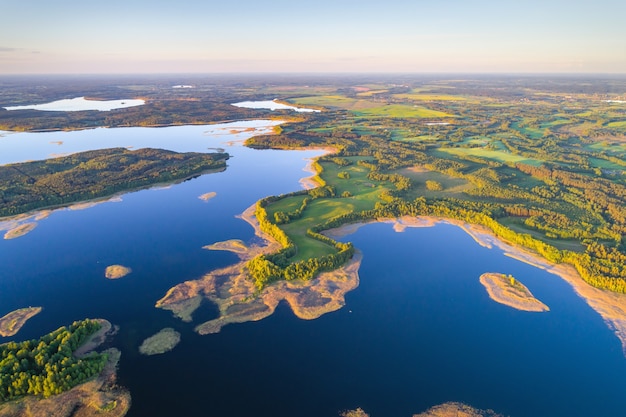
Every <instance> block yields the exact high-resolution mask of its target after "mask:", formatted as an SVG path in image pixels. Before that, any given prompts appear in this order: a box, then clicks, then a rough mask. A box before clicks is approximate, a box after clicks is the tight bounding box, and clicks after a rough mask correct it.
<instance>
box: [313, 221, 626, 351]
mask: <svg viewBox="0 0 626 417" xmlns="http://www.w3.org/2000/svg"><path fill="white" fill-rule="evenodd" d="M370 223H390V224H392V225H393V228H394V230H395V231H396V232H402V231H404V230H405V229H406V228H407V227H432V226H435V225H437V224H440V223H446V224H451V225H453V226H457V227H460V228H461V229H463V230H464V231H465V232H466V233H467V234H468V235H470V237H472V238H473V239H474V241H475V242H476V243H478V244H479V245H481V246H483V247H485V248H488V249H492V248H493V247H497V248H499V249H501V250H502V251H503V252H504V255H505V256H509V257H511V258H513V259H517V260H518V261H520V262H524V263H526V264H529V265H532V266H534V267H536V268H539V269H543V270H544V271H546V272H548V273H550V274H553V275H556V276H557V277H559V278H560V279H562V280H564V281H565V282H567V283H568V284H569V285H570V286H571V287H572V289H573V290H574V292H575V293H576V295H578V296H579V297H581V298H582V299H583V300H584V301H585V302H586V303H587V305H589V307H591V308H592V309H593V310H594V311H595V312H596V313H598V314H599V315H600V316H601V317H602V319H603V320H604V322H605V323H606V325H607V327H608V328H609V329H610V330H611V331H612V332H614V333H615V335H616V336H617V338H618V339H619V340H620V342H621V344H622V350H623V352H624V355H625V356H626V294H618V293H613V292H610V291H606V290H601V289H598V288H595V287H592V286H591V285H590V284H588V283H586V282H585V281H584V280H583V279H582V277H581V276H580V275H579V274H578V271H576V269H575V268H574V267H573V266H571V265H568V264H555V263H552V262H550V261H548V260H546V259H544V258H543V257H541V255H539V254H537V253H533V252H531V251H529V250H528V249H526V248H524V247H522V246H519V245H514V244H512V243H509V242H506V241H504V240H502V239H500V238H498V237H497V236H496V235H495V234H494V233H493V232H492V231H491V230H490V229H488V228H487V227H485V226H479V225H474V224H469V223H466V222H464V221H461V220H456V219H447V218H445V217H436V216H417V217H410V216H403V217H399V218H397V219H390V218H381V219H377V220H371V221H367V222H356V223H350V224H346V225H344V226H340V227H337V228H333V229H329V230H326V231H324V232H323V233H324V234H325V235H327V236H329V237H341V236H347V235H349V234H352V233H354V232H356V231H357V230H358V229H359V228H360V227H363V226H366V225H367V224H370Z"/></svg>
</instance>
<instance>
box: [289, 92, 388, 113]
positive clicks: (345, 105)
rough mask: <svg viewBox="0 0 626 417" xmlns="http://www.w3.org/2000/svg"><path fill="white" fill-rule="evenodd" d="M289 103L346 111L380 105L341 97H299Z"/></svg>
mask: <svg viewBox="0 0 626 417" xmlns="http://www.w3.org/2000/svg"><path fill="white" fill-rule="evenodd" d="M287 101H288V102H290V103H293V104H299V105H302V106H313V107H328V108H339V109H344V110H359V109H367V108H371V107H374V106H377V105H378V103H376V102H374V101H369V100H357V99H354V98H349V97H344V96H339V95H326V96H308V97H298V98H291V99H289V100H287Z"/></svg>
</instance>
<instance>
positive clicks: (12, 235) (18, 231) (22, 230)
mask: <svg viewBox="0 0 626 417" xmlns="http://www.w3.org/2000/svg"><path fill="white" fill-rule="evenodd" d="M35 227H37V223H23V224H20V225H19V226H15V227H14V228H12V229H9V230H8V231H7V232H6V233H5V234H4V238H5V239H7V240H8V239H16V238H18V237H21V236H24V235H25V234H27V233H29V232H31V231H32V230H33V229H34V228H35Z"/></svg>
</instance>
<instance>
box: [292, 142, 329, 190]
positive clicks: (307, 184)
mask: <svg viewBox="0 0 626 417" xmlns="http://www.w3.org/2000/svg"><path fill="white" fill-rule="evenodd" d="M305 149H306V150H307V151H317V150H319V151H324V153H323V154H321V155H320V156H325V155H329V154H333V153H335V152H337V149H335V148H333V147H330V146H326V147H320V148H317V147H310V148H309V147H307V148H305ZM320 156H316V157H315V158H304V160H305V161H306V162H307V164H306V166H305V167H304V168H303V169H302V170H303V171H304V172H308V173H310V174H311V176H309V177H305V178H301V179H300V181H299V182H300V185H301V186H302V188H304V189H305V190H310V189H313V188H316V187H319V186H320V183H319V182H318V181H316V180H315V177H316V176H317V174H318V172H317V171H316V170H315V169H314V168H313V164H314V163H315V161H316V160H317V158H319V157H320Z"/></svg>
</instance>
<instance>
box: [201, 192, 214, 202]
mask: <svg viewBox="0 0 626 417" xmlns="http://www.w3.org/2000/svg"><path fill="white" fill-rule="evenodd" d="M216 195H217V193H216V192H215V191H211V192H208V193H204V194H202V195H201V196H199V197H198V198H199V199H200V200H202V201H205V202H206V201H209V200H210V199H212V198H214V197H215V196H216Z"/></svg>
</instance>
